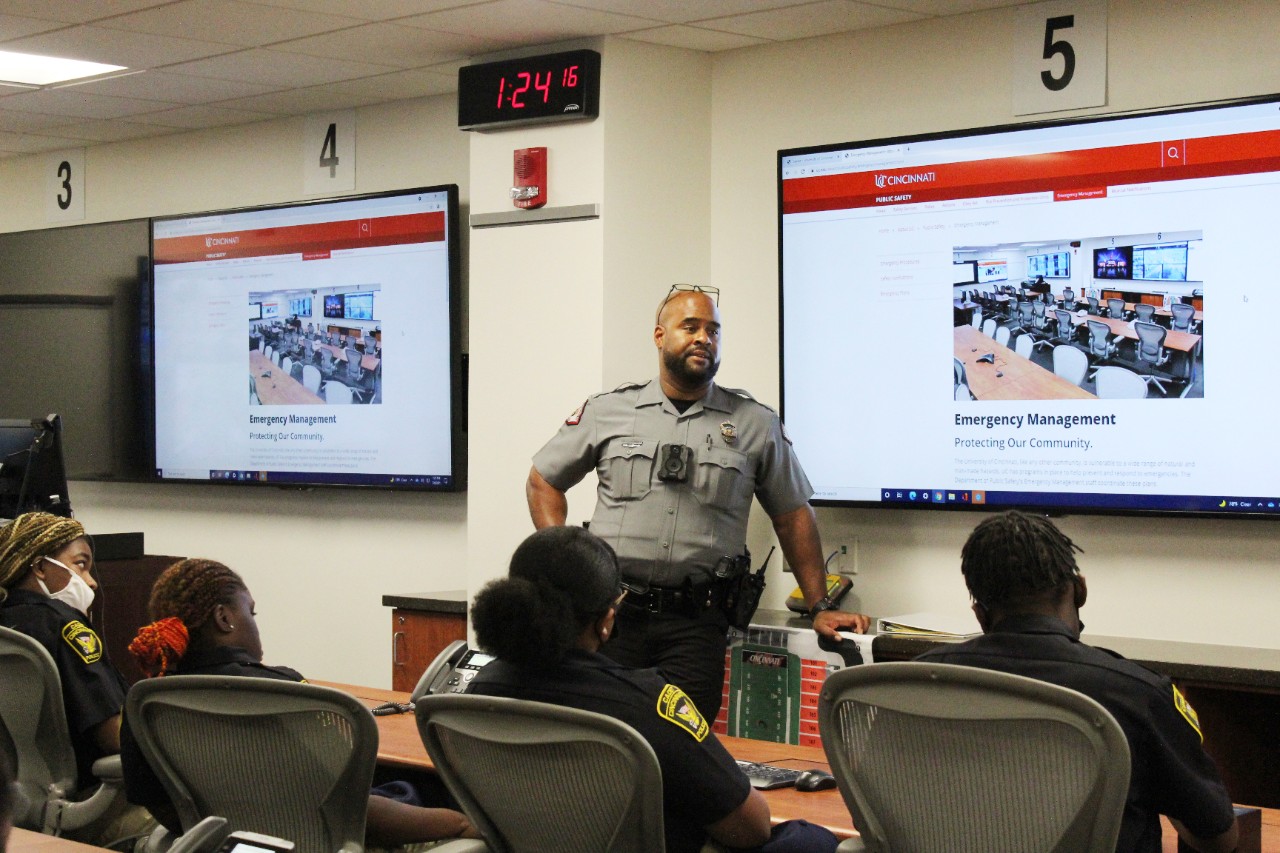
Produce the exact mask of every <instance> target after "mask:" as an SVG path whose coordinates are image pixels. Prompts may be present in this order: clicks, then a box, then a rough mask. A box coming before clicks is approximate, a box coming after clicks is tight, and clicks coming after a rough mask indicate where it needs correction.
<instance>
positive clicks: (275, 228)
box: [151, 185, 466, 491]
mask: <svg viewBox="0 0 1280 853" xmlns="http://www.w3.org/2000/svg"><path fill="white" fill-rule="evenodd" d="M151 247H152V271H153V272H152V281H151V289H152V300H151V301H152V306H153V311H152V319H151V322H152V327H153V340H154V358H153V361H154V365H155V367H154V371H153V379H154V386H155V387H154V390H155V465H154V469H155V476H156V477H157V478H159V479H161V480H174V481H184V482H190V481H205V482H218V483H252V484H259V485H260V484H267V485H282V486H303V485H331V486H380V487H387V488H395V489H414V490H436V491H440V490H460V489H462V488H463V487H464V477H465V471H466V459H465V446H464V442H463V412H462V411H461V401H462V394H461V390H462V383H461V344H460V335H461V322H460V316H461V312H460V306H459V300H460V297H461V293H462V290H461V287H462V285H461V282H460V280H459V274H460V273H459V270H460V250H459V231H458V191H457V187H455V186H451V185H450V186H439V187H429V188H425V189H413V190H404V191H400V192H393V193H383V194H378V195H368V196H358V197H352V198H343V199H333V200H326V201H319V202H307V203H300V204H288V205H278V206H271V207H261V208H248V209H241V210H227V211H218V212H213V213H201V214H196V215H191V216H169V217H163V218H159V219H156V220H154V221H153V223H152V235H151ZM375 296H376V298H377V300H378V302H377V305H378V308H379V311H378V313H377V314H375V313H374V299H375ZM254 304H261V305H262V306H263V310H262V314H261V318H260V319H254V317H253V312H252V309H250V311H251V313H250V321H249V323H248V324H247V326H246V325H241V324H240V323H238V322H234V315H233V314H232V309H231V307H229V306H233V305H250V306H252V305H254ZM268 306H275V307H276V310H274V311H272V310H268ZM335 306H336V308H335ZM313 307H314V308H316V309H320V310H321V311H322V312H323V313H322V314H319V315H316V314H313V313H312V308H313ZM284 308H287V309H288V311H285V310H284ZM235 313H236V314H238V313H239V310H236V311H235ZM326 318H328V319H326ZM246 343H247V346H246ZM409 427H412V428H409Z"/></svg>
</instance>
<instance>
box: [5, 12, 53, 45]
mask: <svg viewBox="0 0 1280 853" xmlns="http://www.w3.org/2000/svg"><path fill="white" fill-rule="evenodd" d="M60 26H63V25H62V24H60V23H59V22H57V21H42V20H40V19H38V18H24V17H20V16H18V15H3V14H0V44H3V43H4V42H6V41H9V40H10V39H16V38H22V37H23V36H32V35H35V34H36V33H43V32H48V31H49V30H52V29H57V28H58V27H60Z"/></svg>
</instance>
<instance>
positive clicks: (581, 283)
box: [0, 0, 1280, 684]
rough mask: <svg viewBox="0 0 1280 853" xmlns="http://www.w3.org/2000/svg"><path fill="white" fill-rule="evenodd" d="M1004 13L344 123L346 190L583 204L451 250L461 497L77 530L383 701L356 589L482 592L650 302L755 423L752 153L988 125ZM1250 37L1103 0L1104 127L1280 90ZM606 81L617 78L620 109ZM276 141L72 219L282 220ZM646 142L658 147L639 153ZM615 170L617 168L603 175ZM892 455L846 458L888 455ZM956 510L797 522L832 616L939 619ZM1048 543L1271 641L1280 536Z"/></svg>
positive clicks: (217, 142)
mask: <svg viewBox="0 0 1280 853" xmlns="http://www.w3.org/2000/svg"><path fill="white" fill-rule="evenodd" d="M1012 14H1013V13H1012V11H1007V10H1006V11H997V12H988V13H979V14H974V15H969V16H964V17H959V18H949V19H946V20H944V21H940V22H924V23H919V24H911V25H903V26H899V27H892V28H888V29H883V30H878V31H873V32H868V33H861V34H852V35H848V36H840V37H832V38H824V39H818V40H813V41H808V42H797V43H789V44H781V45H774V46H765V47H758V48H748V49H744V50H740V51H734V52H730V53H725V54H716V55H714V56H712V57H706V56H702V55H697V54H691V53H687V52H683V51H674V50H669V49H666V48H656V47H652V46H647V45H633V44H631V43H623V42H616V41H614V40H607V41H606V42H605V43H604V45H603V47H604V50H605V51H606V60H605V70H604V75H603V77H604V86H605V93H604V98H603V100H604V103H605V106H606V110H605V112H604V113H603V114H602V117H601V119H600V120H599V121H597V122H594V123H591V124H588V125H577V126H575V128H574V129H572V130H571V129H568V128H565V129H559V128H552V129H547V128H543V129H541V130H537V131H534V130H520V131H511V132H507V133H501V134H488V135H484V134H463V133H460V132H458V131H457V130H456V128H455V121H456V117H455V113H454V101H453V98H452V97H450V96H444V97H439V98H427V99H422V100H416V101H409V102H403V103H396V104H389V105H384V106H380V107H371V108H366V109H361V110H360V111H359V113H358V136H359V138H358V146H359V169H358V174H357V187H356V189H357V191H361V192H363V191H374V190H382V189H394V188H398V187H404V186H410V185H422V184H433V183H444V182H458V183H460V184H461V187H462V198H463V203H464V215H465V214H466V213H467V212H468V209H467V206H468V204H469V205H470V206H471V207H472V208H473V209H474V211H475V212H489V211H495V210H500V209H508V208H507V206H508V205H509V204H510V202H509V200H508V199H507V196H506V189H507V187H508V186H509V183H508V182H509V179H510V176H511V159H510V158H511V154H510V152H511V150H512V149H515V148H520V147H525V146H527V145H547V146H548V147H549V148H550V149H551V151H550V155H551V181H552V198H551V202H550V203H551V205H553V206H555V205H564V204H578V203H590V202H601V203H602V205H603V216H602V218H601V219H600V220H595V221H590V222H582V223H566V224H562V225H551V226H523V227H520V228H507V229H490V230H485V231H476V232H474V233H472V234H471V235H470V238H471V244H470V253H469V254H470V264H471V271H470V279H469V285H470V296H469V299H470V304H469V311H470V322H469V330H468V332H467V335H468V336H469V344H468V347H467V348H468V350H469V351H470V353H471V358H472V373H471V393H470V399H471V420H470V430H469V439H470V461H471V467H470V470H471V486H470V491H469V492H468V493H467V495H465V496H459V495H454V496H449V495H443V496H442V495H413V494H401V493H392V494H387V493H365V492H356V491H346V490H322V491H315V492H291V491H276V490H258V489H247V488H240V487H234V486H228V487H226V488H214V487H209V486H163V487H162V486H143V485H121V484H105V483H75V484H73V486H72V497H73V501H74V503H75V506H76V509H77V514H78V515H79V517H80V518H81V519H82V520H84V521H85V523H86V524H87V525H88V526H89V528H90V529H91V530H93V531H96V532H113V531H128V530H143V531H145V533H146V536H147V550H148V551H149V552H150V553H157V554H162V553H169V554H178V555H191V556H211V557H216V558H219V559H222V560H224V561H226V562H228V563H229V564H231V565H232V566H233V567H235V568H237V569H238V570H240V571H241V572H242V573H243V574H244V575H245V576H246V578H247V579H248V581H249V583H250V585H251V586H252V588H253V591H254V593H255V595H256V597H257V599H258V602H259V606H260V611H261V613H262V617H263V618H262V628H263V635H264V640H265V642H266V646H267V649H268V657H269V659H270V660H273V661H277V662H281V663H287V664H289V665H291V666H294V667H297V668H298V669H300V670H302V671H303V672H305V673H308V674H309V675H311V676H312V677H315V678H322V679H338V680H346V681H353V682H361V683H366V684H386V683H388V682H389V672H390V667H389V662H388V661H389V654H388V651H389V645H390V643H389V636H390V630H389V620H390V616H389V614H388V613H387V611H385V610H384V609H383V608H382V607H381V606H380V599H381V596H382V594H383V593H388V592H413V591H425V590H433V589H434V590H440V589H456V588H459V587H461V586H464V585H469V586H470V588H471V589H472V591H474V590H475V589H476V588H477V587H478V585H479V583H481V582H482V581H483V580H485V579H487V578H489V577H493V576H496V575H498V574H501V572H502V571H503V567H504V566H505V562H506V558H507V556H508V555H509V554H510V550H511V547H512V546H513V545H514V543H515V542H517V541H519V539H520V538H522V537H523V536H524V535H525V533H527V531H528V530H529V529H530V528H529V523H528V519H527V516H526V515H525V512H524V505H523V496H522V487H523V482H524V477H525V474H526V473H527V471H528V464H529V457H530V455H531V454H532V453H533V452H534V451H535V450H536V449H537V448H538V447H539V446H540V445H541V444H542V443H543V442H544V441H545V440H546V439H547V438H548V437H549V436H550V434H551V432H552V431H553V430H554V429H555V428H556V426H557V425H558V424H559V423H560V422H561V421H562V420H563V419H564V418H565V417H566V416H567V415H568V414H569V412H570V411H572V409H573V408H574V407H576V406H577V405H578V403H580V402H581V400H582V398H583V397H585V396H586V395H587V394H588V393H592V392H594V391H597V390H601V389H603V388H606V387H612V385H613V384H616V383H617V382H618V381H621V380H622V379H628V378H634V377H644V376H647V375H649V374H650V373H652V372H653V369H654V368H653V361H652V359H653V352H652V350H651V349H649V347H651V346H652V344H651V342H650V337H649V329H650V328H651V323H652V311H653V305H654V303H656V301H657V299H658V298H659V297H660V296H661V295H662V292H664V291H665V288H666V286H668V285H669V284H670V282H672V281H674V280H679V279H686V280H692V281H695V282H699V281H709V282H710V283H711V284H714V285H717V286H719V287H720V288H721V289H722V290H723V292H724V295H723V299H722V310H723V314H724V318H725V322H726V336H725V363H724V367H723V369H722V372H721V379H722V381H723V382H724V383H725V384H726V385H730V386H739V387H745V388H748V389H750V390H751V391H752V392H753V393H754V394H755V395H756V396H757V397H759V398H760V399H761V400H763V401H764V402H767V403H771V404H776V403H777V398H778V392H777V388H778V365H777V330H778V318H777V291H776V288H777V272H776V271H777V233H776V223H775V216H776V188H775V153H776V151H777V149H778V148H784V147H795V146H800V145H809V144H820V143H826V142H838V141H843V140H849V139H859V138H872V137H880V136H887V135H893V134H900V133H918V132H926V131H934V130H947V129H955V128H964V127H973V126H978V125H985V124H994V123H1000V122H1007V121H1012V120H1014V117H1013V116H1012V115H1011V113H1010V98H1011V96H1010V91H1009V85H1008V81H1007V76H1008V73H1007V67H1006V65H1005V64H1004V62H1003V60H1001V61H992V59H991V58H990V56H989V55H984V54H983V53H982V51H980V50H977V49H975V47H974V45H979V44H991V43H1005V42H1008V41H1009V40H1010V39H1011V38H1012V23H1011V21H1012ZM1278 27H1280V7H1278V6H1275V5H1274V4H1271V3H1268V2H1262V0H1255V2H1239V3H1232V4H1219V3H1217V2H1213V0H1194V2H1187V3H1183V4H1178V5H1176V6H1173V5H1170V4H1165V3H1157V2H1133V1H1132V0H1131V1H1130V2H1124V1H1123V0H1115V2H1112V4H1111V7H1110V38H1109V44H1110V48H1109V50H1110V83H1109V92H1110V106H1109V107H1108V109H1109V110H1124V109H1134V108H1141V107H1153V106H1161V105H1167V104H1177V103H1187V102H1194V101H1203V100H1210V99H1217V98H1227V97H1238V96H1244V95H1251V94H1262V93H1267V92H1273V91H1280V56H1277V54H1276V52H1275V51H1274V50H1273V49H1272V45H1271V40H1272V35H1271V34H1273V33H1274V32H1275V31H1276V30H1277V28H1278ZM615 51H616V52H615ZM1192 58H1194V61H1193V59H1192ZM615 63H616V64H615ZM623 69H628V70H633V71H635V75H636V76H635V77H633V78H631V81H630V85H632V86H634V87H635V89H634V91H631V92H628V90H627V89H626V88H625V86H626V85H627V84H628V81H627V80H626V79H623V77H622V76H621V75H619V73H618V72H619V71H620V70H623ZM618 104H625V105H627V106H631V107H633V108H634V109H633V110H631V111H628V112H626V113H625V114H624V113H622V112H619V111H618V110H619V109H620V107H618V106H615V105H618ZM668 104H670V105H673V106H672V109H673V110H674V112H669V113H668V112H664V109H665V108H666V105H668ZM660 107H662V108H663V109H660ZM301 128H302V120H301V119H292V120H283V121H278V122H269V123H265V124H258V125H250V126H246V127H240V128H230V129H224V130H217V131H208V132H200V133H191V134H182V135H175V136H171V137H165V138H160V139H154V140H145V141H138V142H130V143H120V144H114V145H105V146H101V147H98V148H93V149H90V150H89V152H88V154H87V157H86V176H87V178H88V182H87V186H86V205H87V207H86V210H87V216H88V220H89V221H105V220H111V219H121V218H127V217H135V216H149V215H158V214H167V213H181V212H187V211H192V210H200V209H211V208H219V207H229V206H240V205H248V204H256V203H263V202H279V201H289V200H293V199H297V198H300V197H302V191H301V190H302V188H301V174H300V172H301V168H300V166H299V165H298V162H297V160H298V153H297V152H298V150H299V147H300V136H301ZM562 130H563V132H562ZM655 143H661V144H662V145H663V146H664V147H663V149H662V150H661V152H660V153H659V154H658V155H654V156H649V157H647V158H646V155H645V154H644V148H645V147H646V146H648V145H652V144H655ZM672 150H680V151H685V152H687V156H684V157H676V156H674V155H671V154H670V153H669V152H670V151H672ZM631 158H640V161H639V164H638V165H639V166H642V167H643V168H642V169H638V170H632V171H628V170H627V167H628V166H629V165H631V163H632V162H633V161H632V159H631ZM42 169H43V166H42V163H41V161H40V158H38V157H32V158H22V159H15V160H5V161H0V230H25V229H30V228H38V227H42V224H43V223H42V220H41V216H42V209H43V208H42V206H41V205H40V204H39V203H37V202H36V201H35V200H36V199H40V198H42V197H43V195H42V193H43V172H42ZM615 217H616V218H615ZM465 248H466V244H465V242H464V249H465ZM867 417H892V413H891V412H868V413H867ZM909 438H910V437H909V436H908V435H904V443H903V446H902V447H896V448H884V447H858V446H857V445H856V444H854V445H852V446H851V447H850V452H851V453H888V452H909V446H908V444H909ZM1203 440H1216V437H1204V438H1203ZM798 450H799V453H800V455H801V458H802V459H803V456H804V448H803V447H800V448H798ZM1264 461H1266V462H1268V463H1269V460H1264ZM572 498H573V501H574V503H573V504H572V506H571V512H570V519H571V520H577V519H581V518H585V517H587V516H589V514H590V509H591V502H590V494H589V490H583V489H581V488H580V489H579V490H577V491H576V492H575V494H574V495H573V496H572ZM978 517H979V516H977V515H974V514H955V515H950V514H944V513H935V512H906V511H901V512H898V511H881V510H865V511H849V510H826V509H824V510H821V511H820V512H819V518H820V521H821V524H822V528H823V533H824V540H825V542H826V544H827V545H828V547H835V546H836V545H839V544H842V543H843V544H847V545H849V546H851V550H856V552H857V562H858V565H859V566H860V573H859V574H858V575H857V577H856V583H855V591H854V600H855V602H856V604H857V605H858V606H860V607H861V608H862V609H864V610H867V611H870V612H873V613H880V614H891V613H894V612H902V611H908V610H917V609H926V608H928V609H941V608H951V609H962V608H963V607H964V605H965V601H966V600H965V595H964V588H963V585H962V583H961V580H960V576H959V571H958V559H957V554H958V552H959V549H960V545H961V544H962V543H963V541H964V537H965V535H966V534H967V532H968V530H969V529H971V528H972V526H973V524H974V523H976V521H977V520H978ZM1061 524H1062V527H1063V529H1064V530H1065V531H1066V532H1067V533H1068V534H1069V535H1071V536H1072V537H1074V538H1075V539H1076V540H1077V541H1078V542H1079V543H1080V544H1081V545H1082V546H1083V547H1084V548H1085V549H1086V554H1085V555H1084V557H1083V565H1084V567H1085V569H1086V571H1087V573H1088V575H1089V579H1090V588H1091V591H1092V598H1091V603H1090V606H1089V608H1088V610H1087V611H1086V614H1085V617H1086V621H1088V622H1089V627H1090V630H1091V631H1095V632H1099V633H1113V634H1132V635H1143V636H1152V637H1169V638H1185V637H1196V638H1209V639H1212V640H1213V641H1217V642H1224V643H1240V644H1249V645H1260V646H1268V647H1280V629H1278V628H1276V627H1275V625H1276V620H1275V619H1274V618H1272V617H1273V611H1274V610H1275V607H1276V605H1277V603H1278V602H1280V549H1277V547H1276V546H1277V540H1278V538H1280V527H1277V526H1276V525H1274V524H1267V523H1248V522H1235V521H1214V520H1192V521H1180V520H1161V519H1156V520H1152V519H1130V518H1105V517H1103V518H1100V517H1084V516H1081V517H1072V518H1067V519H1064V520H1063V521H1062V522H1061ZM771 538H772V537H771V533H770V532H769V530H768V524H767V521H765V520H763V519H762V518H761V517H760V516H759V514H758V513H757V514H756V517H754V518H753V521H752V527H751V547H752V550H753V552H755V553H756V554H758V555H762V554H764V553H765V552H767V550H768V545H769V542H770V541H771ZM855 541H856V542H857V546H856V548H855V547H853V546H854V543H855ZM849 562H850V563H852V555H851V556H850V558H849ZM776 564H777V561H775V566H776ZM791 586H792V583H791V581H790V578H789V577H787V578H783V577H778V576H776V575H775V576H774V577H773V578H772V579H771V582H770V587H769V590H768V591H767V596H768V598H767V602H768V603H772V604H774V605H775V606H776V605H778V604H780V602H781V599H782V597H783V596H785V594H786V593H787V592H788V591H789V590H790V588H791Z"/></svg>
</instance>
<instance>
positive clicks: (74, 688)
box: [0, 512, 129, 787]
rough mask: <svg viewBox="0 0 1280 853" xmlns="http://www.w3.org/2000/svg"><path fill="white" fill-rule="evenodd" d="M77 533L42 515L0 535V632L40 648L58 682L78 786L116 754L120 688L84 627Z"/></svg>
mask: <svg viewBox="0 0 1280 853" xmlns="http://www.w3.org/2000/svg"><path fill="white" fill-rule="evenodd" d="M92 568H93V549H92V548H91V547H90V545H89V540H88V538H87V537H86V536H85V532H84V527H83V526H82V525H81V524H80V522H78V521H76V520H75V519H71V518H61V517H59V516H56V515H50V514H49V513H47V512H29V513H26V514H25V515H20V516H18V517H17V518H15V519H14V520H13V521H12V522H10V523H9V524H7V525H5V526H4V527H3V528H0V625H3V626H4V627H6V628H12V629H13V630H15V631H21V632H22V633H24V634H26V635H27V636H29V637H32V638H34V639H35V640H36V641H37V642H39V643H40V645H42V646H44V647H45V648H46V649H47V650H48V651H49V654H50V656H51V657H52V658H53V662H54V663H55V664H57V667H58V676H59V678H60V680H61V682H62V701H63V705H64V706H65V707H66V712H67V725H68V726H69V728H70V729H71V744H72V746H73V747H74V748H75V753H76V768H77V770H78V772H79V782H80V785H81V786H82V787H83V786H86V785H90V784H92V783H93V782H94V778H93V773H92V771H91V769H90V768H91V767H92V766H93V762H94V761H96V760H98V759H99V758H102V757H103V756H104V755H114V754H115V753H117V752H119V751H120V709H121V707H123V705H124V695H125V691H127V690H128V689H129V688H128V684H127V683H126V682H125V680H124V678H123V677H122V676H121V675H120V673H119V672H118V671H117V670H116V668H115V667H114V666H112V665H111V661H110V660H108V659H107V657H106V655H105V654H104V653H103V648H102V640H101V639H99V637H98V635H97V633H96V632H95V631H94V630H93V628H91V627H90V626H89V617H88V616H87V615H86V614H87V613H88V612H89V605H90V604H92V603H93V597H94V590H95V589H97V587H98V582H97V581H96V580H94V578H93V576H92V575H91V574H90V571H91V570H92Z"/></svg>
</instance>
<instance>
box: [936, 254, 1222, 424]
mask: <svg viewBox="0 0 1280 853" xmlns="http://www.w3.org/2000/svg"><path fill="white" fill-rule="evenodd" d="M1203 243H1204V240H1203V236H1202V232H1200V231H1187V232H1168V233H1165V232H1157V233H1154V234H1126V235H1117V236H1106V237H1092V238H1080V239H1070V240H1061V241H1054V242H1046V241H1036V242H1027V243H1002V244H998V245H992V246H957V247H955V249H954V251H953V262H952V268H953V272H954V275H953V276H952V277H953V279H954V281H953V283H952V286H951V287H952V311H953V314H952V321H953V322H952V326H953V329H952V335H953V338H954V346H955V350H954V360H953V362H952V368H953V377H952V378H953V379H954V382H953V385H952V394H953V396H954V398H955V400H957V401H959V402H967V401H984V400H1090V399H1094V400H1096V399H1098V398H1102V399H1112V398H1124V399H1165V398H1171V397H1172V398H1176V397H1181V398H1203V397H1204V387H1205V372H1204V345H1203V342H1204V285H1205V283H1204V281H1203V279H1202V277H1201V272H1200V269H1201V267H1203V266H1204V264H1203V262H1201V261H1200V258H1201V257H1202V252H1203ZM993 270H997V271H1000V272H1001V273H1003V274H1001V275H1000V277H998V278H995V277H993V273H992V271H993ZM1010 271H1012V272H1010ZM1015 275H1016V279H1015V278H1014V277H1013V276H1015Z"/></svg>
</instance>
